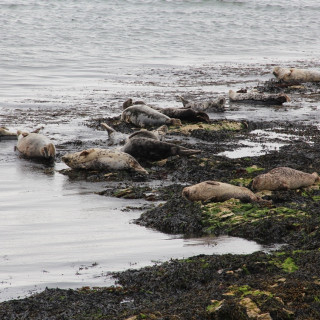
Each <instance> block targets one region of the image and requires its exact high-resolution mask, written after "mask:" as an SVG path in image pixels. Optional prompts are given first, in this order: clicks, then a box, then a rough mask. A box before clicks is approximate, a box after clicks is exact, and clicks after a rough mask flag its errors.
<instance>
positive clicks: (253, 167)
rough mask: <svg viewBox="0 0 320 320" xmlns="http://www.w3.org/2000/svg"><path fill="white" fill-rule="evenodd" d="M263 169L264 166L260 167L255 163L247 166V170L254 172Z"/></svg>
mask: <svg viewBox="0 0 320 320" xmlns="http://www.w3.org/2000/svg"><path fill="white" fill-rule="evenodd" d="M263 170H264V168H259V167H257V166H255V165H254V166H251V167H247V168H246V171H247V172H248V173H253V172H257V171H263Z"/></svg>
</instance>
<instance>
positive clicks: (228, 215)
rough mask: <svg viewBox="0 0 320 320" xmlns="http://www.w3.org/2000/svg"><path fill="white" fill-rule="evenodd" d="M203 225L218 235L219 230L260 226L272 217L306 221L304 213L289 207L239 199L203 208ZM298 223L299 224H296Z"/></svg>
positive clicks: (210, 204) (215, 203)
mask: <svg viewBox="0 0 320 320" xmlns="http://www.w3.org/2000/svg"><path fill="white" fill-rule="evenodd" d="M202 216H203V220H202V222H203V225H204V227H205V232H206V233H208V234H215V233H217V231H218V229H220V230H221V229H222V230H224V231H229V230H232V229H234V228H235V227H236V226H239V225H241V224H247V223H251V224H258V223H259V222H261V220H263V219H267V218H269V217H272V218H273V219H278V220H283V219H287V218H296V219H305V218H306V216H308V215H307V214H306V213H305V212H304V211H302V210H298V209H293V208H288V207H273V208H270V207H261V206H259V205H258V204H255V203H242V202H240V200H237V199H230V200H227V201H225V202H214V203H209V204H206V205H203V206H202ZM295 223H298V222H295Z"/></svg>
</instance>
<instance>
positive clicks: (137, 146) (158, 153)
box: [121, 132, 201, 161]
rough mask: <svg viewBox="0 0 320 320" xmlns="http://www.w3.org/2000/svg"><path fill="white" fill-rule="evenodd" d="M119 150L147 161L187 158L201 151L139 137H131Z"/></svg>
mask: <svg viewBox="0 0 320 320" xmlns="http://www.w3.org/2000/svg"><path fill="white" fill-rule="evenodd" d="M141 133H142V132H141ZM121 150H122V151H123V152H126V153H129V154H131V155H132V156H133V157H135V158H137V159H143V160H148V161H157V160H161V159H165V158H168V157H171V156H176V155H179V156H189V155H193V154H198V153H200V152H201V150H193V149H188V148H184V147H181V146H178V145H176V144H173V143H168V142H164V141H159V140H157V139H154V138H152V137H143V136H141V135H140V136H139V135H133V136H131V138H130V139H129V141H128V142H127V143H126V144H125V145H124V146H123V147H122V149H121Z"/></svg>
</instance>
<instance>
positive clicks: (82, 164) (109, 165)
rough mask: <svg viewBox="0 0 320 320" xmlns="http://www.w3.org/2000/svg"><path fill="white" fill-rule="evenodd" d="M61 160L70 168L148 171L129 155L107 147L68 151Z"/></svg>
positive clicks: (144, 172)
mask: <svg viewBox="0 0 320 320" xmlns="http://www.w3.org/2000/svg"><path fill="white" fill-rule="evenodd" d="M62 161H63V162H64V163H65V164H66V165H68V166H69V167H70V168H72V169H87V170H99V171H104V170H134V171H136V172H138V173H142V174H148V172H147V171H146V170H145V169H144V168H143V167H142V166H141V165H140V164H139V162H138V161H137V160H136V159H135V158H133V157H132V156H131V155H129V154H127V153H124V152H121V151H116V150H108V149H99V148H92V149H87V150H83V151H80V152H75V153H68V154H66V155H64V156H63V157H62Z"/></svg>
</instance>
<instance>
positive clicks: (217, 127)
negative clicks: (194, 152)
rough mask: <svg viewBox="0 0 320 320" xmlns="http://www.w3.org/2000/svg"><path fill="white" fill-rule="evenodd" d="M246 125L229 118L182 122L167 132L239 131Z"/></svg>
mask: <svg viewBox="0 0 320 320" xmlns="http://www.w3.org/2000/svg"><path fill="white" fill-rule="evenodd" d="M245 128H246V126H245V124H243V123H242V122H239V121H230V120H218V121H215V122H213V123H197V124H183V125H182V126H180V127H174V126H170V127H169V132H172V133H173V132H174V133H181V134H183V135H190V134H191V132H192V131H194V130H205V131H221V130H227V131H240V130H242V129H245Z"/></svg>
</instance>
